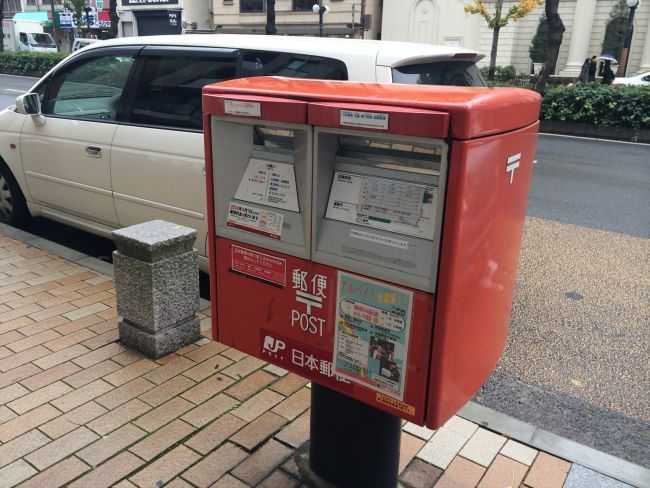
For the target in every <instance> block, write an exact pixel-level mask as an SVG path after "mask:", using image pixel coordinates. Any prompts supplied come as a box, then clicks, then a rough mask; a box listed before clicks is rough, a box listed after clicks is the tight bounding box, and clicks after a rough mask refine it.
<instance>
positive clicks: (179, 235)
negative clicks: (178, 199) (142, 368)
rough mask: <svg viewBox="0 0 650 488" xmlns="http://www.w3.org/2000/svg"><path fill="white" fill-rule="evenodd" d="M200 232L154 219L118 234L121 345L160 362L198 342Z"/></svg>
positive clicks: (115, 234)
mask: <svg viewBox="0 0 650 488" xmlns="http://www.w3.org/2000/svg"><path fill="white" fill-rule="evenodd" d="M195 239H196V231H195V230H194V229H190V228H188V227H183V226H181V225H176V224H172V223H170V222H165V221H164V220H153V221H151V222H145V223H144V224H138V225H134V226H131V227H126V228H124V229H119V230H116V231H114V232H113V241H114V242H115V246H116V247H117V251H115V252H113V265H114V268H115V293H116V298H117V312H118V314H120V315H121V316H122V318H121V319H120V320H119V322H118V328H119V332H120V341H121V342H122V343H123V344H125V345H127V346H129V347H131V348H133V349H136V350H138V351H140V352H142V353H143V354H146V355H147V356H149V357H152V358H159V357H160V356H164V355H165V354H169V353H170V352H174V351H176V350H177V349H179V348H181V347H183V346H185V345H187V344H190V343H192V342H194V341H196V340H198V339H199V338H200V336H201V327H200V324H199V320H198V318H197V317H196V312H198V311H199V265H198V253H197V251H196V249H193V247H192V246H193V244H194V241H195Z"/></svg>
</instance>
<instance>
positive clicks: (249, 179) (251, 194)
mask: <svg viewBox="0 0 650 488" xmlns="http://www.w3.org/2000/svg"><path fill="white" fill-rule="evenodd" d="M235 198H236V199H237V200H244V201H246V202H250V203H259V204H262V205H268V206H269V207H275V208H282V209H284V210H291V211H292V212H299V211H300V208H299V207H298V192H297V190H296V176H295V174H294V169H293V164H289V163H278V162H277V161H269V160H264V159H257V158H251V160H250V161H249V162H248V166H247V167H246V172H245V173H244V176H243V177H242V179H241V181H240V182H239V188H237V193H235Z"/></svg>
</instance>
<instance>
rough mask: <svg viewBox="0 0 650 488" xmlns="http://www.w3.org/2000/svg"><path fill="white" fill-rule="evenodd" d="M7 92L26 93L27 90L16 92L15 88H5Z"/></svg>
mask: <svg viewBox="0 0 650 488" xmlns="http://www.w3.org/2000/svg"><path fill="white" fill-rule="evenodd" d="M4 90H5V91H9V92H14V93H25V90H15V89H13V88H5V89H4Z"/></svg>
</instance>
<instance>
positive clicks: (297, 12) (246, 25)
mask: <svg viewBox="0 0 650 488" xmlns="http://www.w3.org/2000/svg"><path fill="white" fill-rule="evenodd" d="M318 1H319V0H276V1H275V12H276V28H277V33H278V34H280V35H282V34H289V35H303V36H305V35H311V36H314V35H319V27H320V24H319V15H318V14H317V13H314V11H313V10H312V9H313V6H314V5H315V4H318ZM321 2H322V5H323V6H327V7H328V9H329V11H328V12H327V13H326V14H325V15H323V35H324V36H336V37H354V38H362V37H363V38H366V39H377V36H378V35H379V32H380V30H381V3H382V2H381V0H321ZM265 26H266V0H214V28H215V31H216V32H223V33H247V34H264V29H265Z"/></svg>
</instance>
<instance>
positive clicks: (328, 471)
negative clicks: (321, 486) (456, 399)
mask: <svg viewBox="0 0 650 488" xmlns="http://www.w3.org/2000/svg"><path fill="white" fill-rule="evenodd" d="M401 433H402V422H401V420H400V418H399V417H395V416H394V415H390V414H387V413H386V412H382V411H381V410H378V409H376V408H373V407H371V406H369V405H366V404H365V403H361V402H359V401H357V400H354V399H352V398H350V397H348V396H346V395H342V394H341V393H337V392H335V391H333V390H330V389H329V388H326V387H324V386H320V385H318V384H316V383H313V384H312V389H311V419H310V443H309V466H310V467H311V469H312V470H313V471H314V472H315V473H316V474H317V475H319V476H320V477H322V478H323V479H325V480H327V481H328V482H329V483H332V484H333V485H335V486H337V487H340V488H348V487H349V488H352V487H354V488H358V487H360V486H372V487H374V488H395V486H397V476H398V474H399V473H398V466H399V451H400V436H401Z"/></svg>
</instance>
